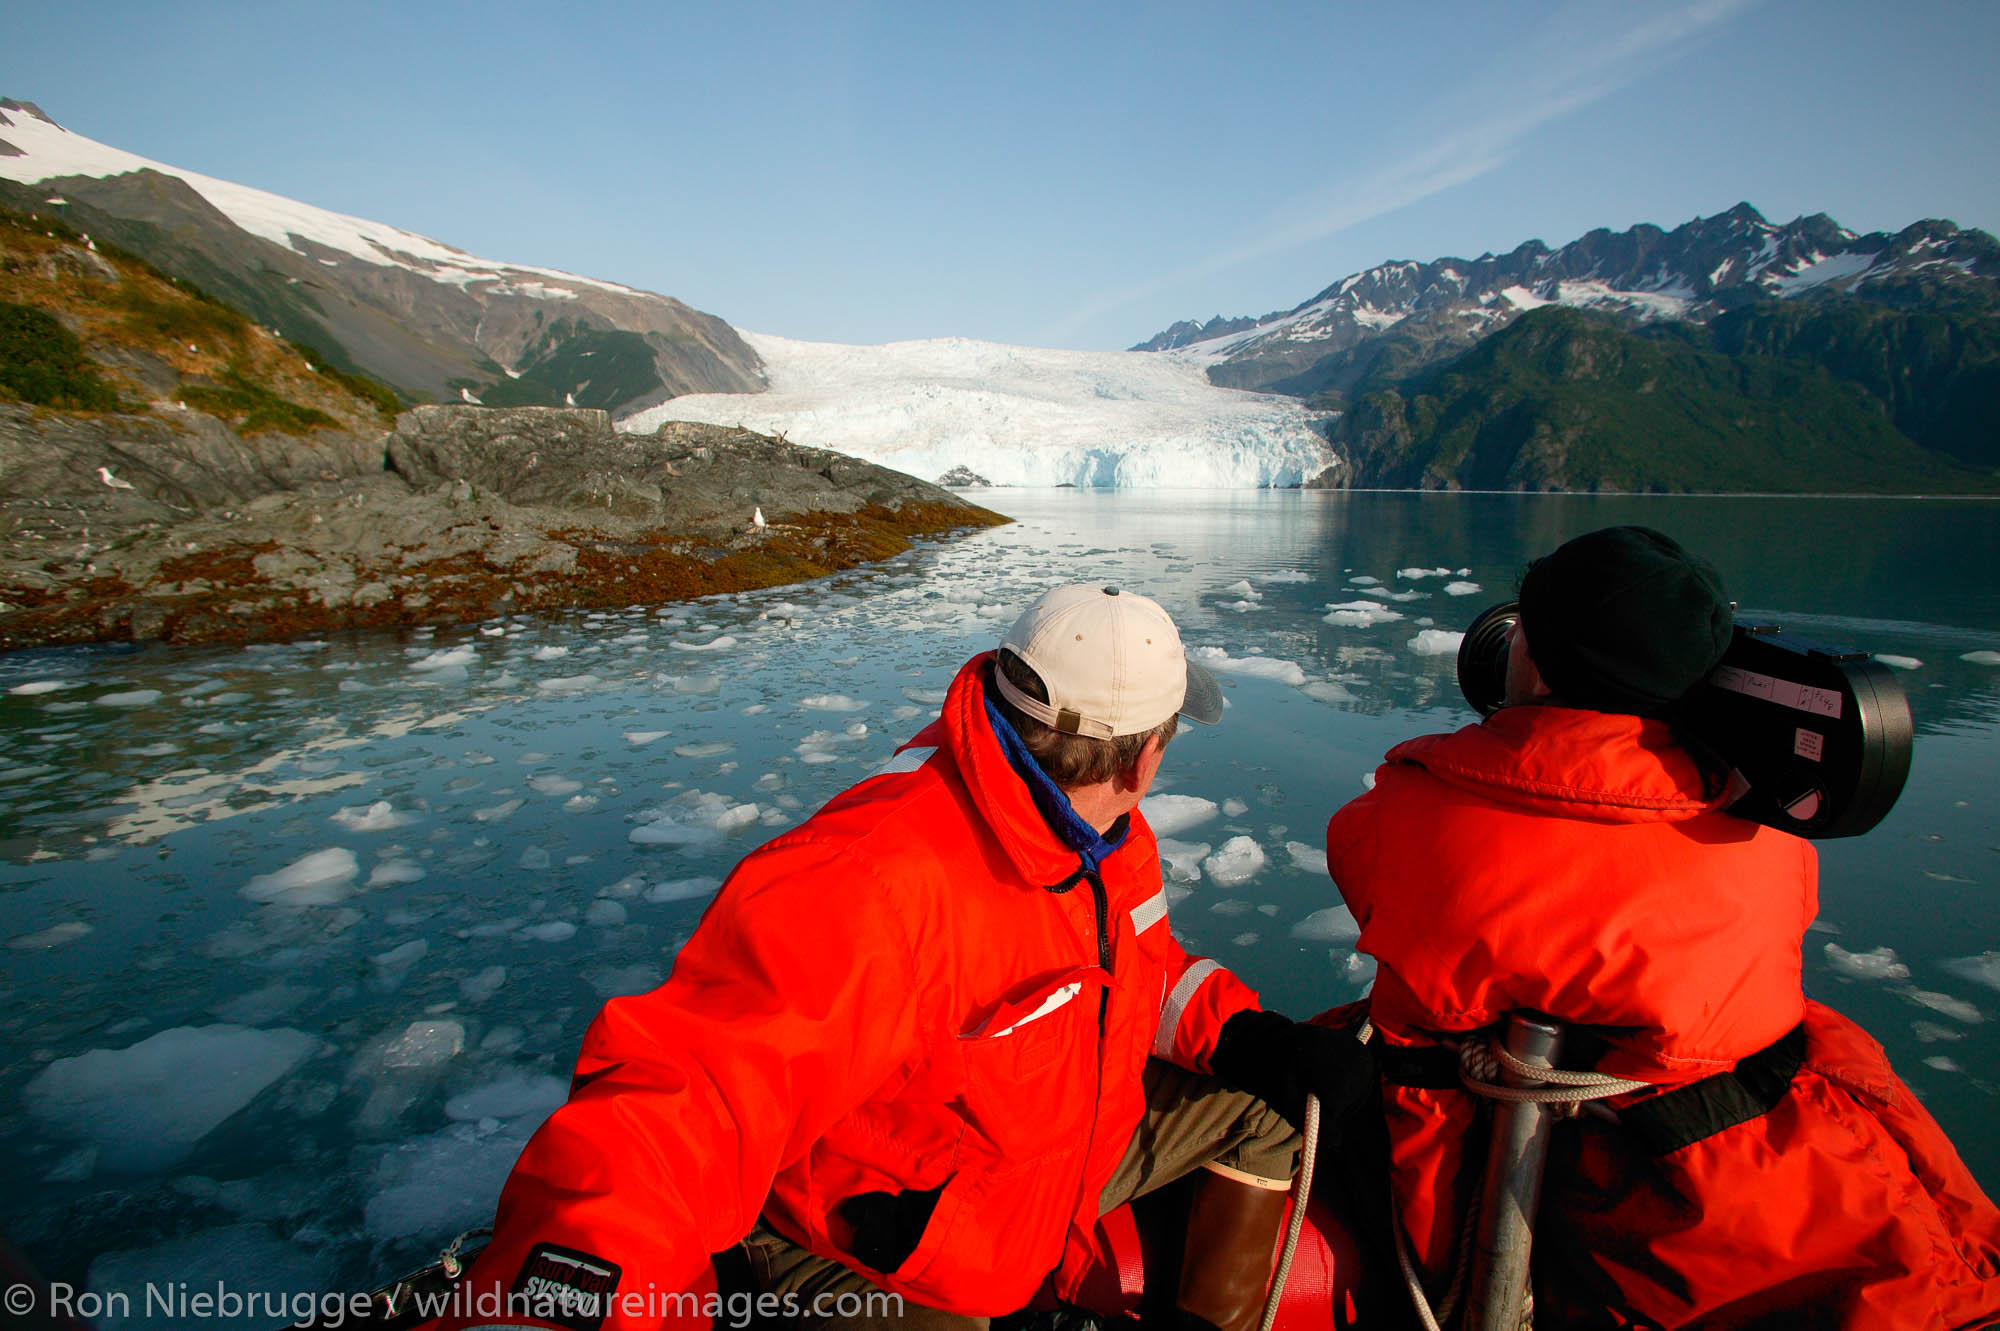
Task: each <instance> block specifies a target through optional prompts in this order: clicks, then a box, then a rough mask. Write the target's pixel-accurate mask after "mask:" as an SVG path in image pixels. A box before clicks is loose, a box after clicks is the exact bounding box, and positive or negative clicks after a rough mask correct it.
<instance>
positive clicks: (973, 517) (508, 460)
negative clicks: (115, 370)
mask: <svg viewBox="0 0 2000 1331" xmlns="http://www.w3.org/2000/svg"><path fill="white" fill-rule="evenodd" d="M760 517H761V519H762V522H761V524H760V523H759V522H758V521H757V519H758V518H760ZM1004 520H1005V519H1002V518H1000V517H998V516H996V515H994V514H991V513H988V512H987V511H985V510H983V509H980V508H976V507H974V506H972V505H970V504H967V503H965V502H964V501H962V500H960V499H958V498H957V497H956V496H954V495H952V494H950V493H949V492H948V491H945V490H942V489H940V488H938V487H936V486H933V485H930V484H928V483H926V482H923V481H919V480H917V479H915V478H914V477H909V476H905V475H903V474H901V473H899V472H893V471H890V470H888V469H887V468H883V467H877V466H873V465H871V464H869V463H864V462H860V461H858V460H856V459H853V458H850V457H846V456H844V455H842V454H837V453H831V452H827V451H825V450H822V449H813V448H802V447H800V446H798V445H795V444H790V443H787V442H785V441H783V440H781V439H775V438H771V437H768V436H764V435H759V434H754V433H752V432H750V431H746V430H739V429H730V428H725V427H721V426H710V425H696V424H691V423H686V422H677V423H672V424H669V425H667V426H664V427H662V428H661V429H660V430H659V431H658V432H657V433H655V434H652V435H645V436H631V435H621V434H619V433H617V432H616V431H615V430H613V429H612V426H611V422H610V418H609V417H608V416H607V415H606V414H605V413H604V412H601V411H590V410H564V409H555V408H519V409H512V410H489V409H484V408H478V407H435V406H433V407H419V408H416V409H414V410H412V411H408V412H405V413H403V415H402V416H401V417H399V418H398V419H397V421H396V427H395V429H394V430H393V431H391V432H390V433H388V434H387V435H386V436H381V435H378V436H376V437H375V438H373V439H370V438H367V437H365V436H361V435H357V434H354V433H352V432H345V431H332V430H317V431H313V432H311V433H310V434H308V435H305V436H300V437H290V436H257V437H252V438H248V439H245V438H239V437H238V436H237V435H236V434H235V433H234V432H233V431H231V430H230V429H229V428H228V427H226V426H224V425H223V424H222V423H221V422H219V421H217V420H215V419H214V418H212V417H206V416H203V415H202V414H201V413H198V412H188V413H185V419H184V420H174V421H161V420H158V419H155V418H148V417H138V416H131V417H126V416H108V415H104V416H85V415H79V414H63V413H56V412H49V411H39V410H34V409H29V408H23V407H16V406H12V405H6V404H0V648H17V647H24V646H33V645H38V644H46V643H54V642H79V641H97V640H119V639H153V638H164V639H168V640H173V641H218V640H219V641H242V640H248V639H257V638H268V637H278V636H287V635H291V634H297V633H316V632H324V631H328V630H331V629H337V628H344V627H375V626H387V625H397V624H415V623H428V622H438V621H456V620H465V619H475V618H483V617H486V616H489V615H492V614H495V613H501V612H506V611H520V610H550V609H559V608H566V607H572V606H591V607H609V606H618V605H629V604H638V603H652V602H658V601H670V600H676V599H682V598H686V597H692V596H700V595H706V594H709V593H713V592H719V591H731V590H740V589H743V588H748V587H756V586H768V585H773V584H776V583H781V582H788V581H795V580H798V579H801V578H808V577H817V576H821V575H823V574H825V573H828V572H831V571H833V570H835V569H839V568H846V567H851V566H853V565H855V564H857V563H861V562H864V561H866V560H871V559H880V558H885V557H887V556H889V555H892V554H894V553H897V552H899V551H901V550H903V549H907V548H908V544H909V541H910V540H911V539H912V538H915V537H921V536H932V535H940V534H943V533H946V532H950V531H954V530H959V529H964V528H968V527H977V526H987V525H992V524H994V523H998V522H1002V521H1004Z"/></svg>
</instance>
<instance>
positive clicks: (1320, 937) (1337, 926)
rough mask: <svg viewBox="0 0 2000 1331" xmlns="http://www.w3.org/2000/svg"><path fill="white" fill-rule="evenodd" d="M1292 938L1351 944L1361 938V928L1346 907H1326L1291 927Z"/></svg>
mask: <svg viewBox="0 0 2000 1331" xmlns="http://www.w3.org/2000/svg"><path fill="white" fill-rule="evenodd" d="M1293 844H1297V843H1293ZM1292 937H1294V938H1304V939H1308V940H1310V941H1312V942H1315V943H1351V942H1353V941H1354V940H1355V939H1357V938H1359V937H1361V926H1360V925H1359V924H1356V923H1355V922H1354V912H1353V911H1351V910H1349V909H1348V908H1347V907H1345V906H1328V907H1326V908H1324V909H1323V910H1316V911H1314V912H1313V913H1312V914H1310V915H1308V916H1306V917H1305V918H1304V919H1303V920H1300V921H1299V922H1298V923H1297V924H1295V925H1293V926H1292Z"/></svg>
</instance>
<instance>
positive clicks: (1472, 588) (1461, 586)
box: [1444, 582, 1485, 596]
mask: <svg viewBox="0 0 2000 1331" xmlns="http://www.w3.org/2000/svg"><path fill="white" fill-rule="evenodd" d="M1483 590H1485V589H1484V588H1482V587H1481V586H1480V585H1479V584H1478V583H1476V582H1447V583H1446V584H1445V585H1444V594H1445V595H1446V596H1476V595H1478V594H1479V593H1480V592H1481V591H1483Z"/></svg>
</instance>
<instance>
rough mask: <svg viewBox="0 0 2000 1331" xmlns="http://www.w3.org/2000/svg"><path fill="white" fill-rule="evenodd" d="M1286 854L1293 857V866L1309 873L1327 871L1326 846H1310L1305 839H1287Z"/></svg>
mask: <svg viewBox="0 0 2000 1331" xmlns="http://www.w3.org/2000/svg"><path fill="white" fill-rule="evenodd" d="M1285 854H1287V855H1289V856H1291V857H1292V866H1293V867H1294V868H1298V869H1304V870H1305V871H1306V872H1307V873H1325V872H1326V847H1324V846H1309V845H1307V844H1306V843H1305V842H1303V841H1287V842H1286V843H1285Z"/></svg>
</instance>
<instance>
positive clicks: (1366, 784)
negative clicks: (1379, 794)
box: [1361, 767, 1375, 790]
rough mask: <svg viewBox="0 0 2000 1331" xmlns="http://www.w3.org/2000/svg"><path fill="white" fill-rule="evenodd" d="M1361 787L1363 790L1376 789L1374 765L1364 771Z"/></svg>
mask: <svg viewBox="0 0 2000 1331" xmlns="http://www.w3.org/2000/svg"><path fill="white" fill-rule="evenodd" d="M1361 788H1362V789H1363V790H1373V789H1375V769H1374V768H1372V767H1371V768H1369V769H1368V770H1367V771H1365V772H1363V773H1362V774H1361Z"/></svg>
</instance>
